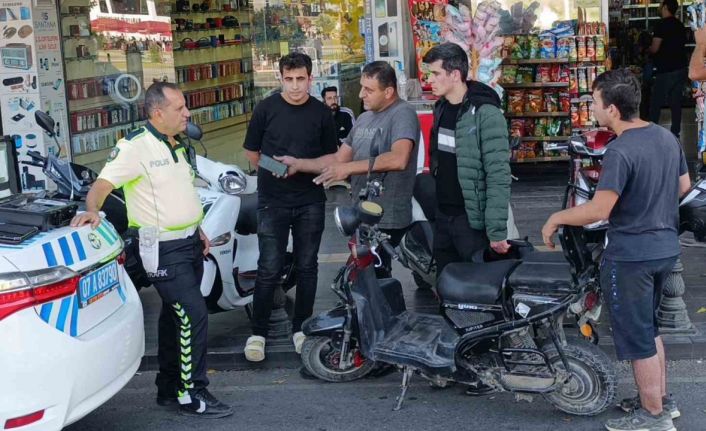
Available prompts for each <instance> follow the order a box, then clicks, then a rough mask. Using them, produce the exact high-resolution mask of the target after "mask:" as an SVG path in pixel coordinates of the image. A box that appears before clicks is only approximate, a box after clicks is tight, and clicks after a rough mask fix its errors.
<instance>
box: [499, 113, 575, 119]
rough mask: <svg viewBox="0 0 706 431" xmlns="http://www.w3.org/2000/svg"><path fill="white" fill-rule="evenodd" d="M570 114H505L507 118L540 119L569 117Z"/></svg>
mask: <svg viewBox="0 0 706 431" xmlns="http://www.w3.org/2000/svg"><path fill="white" fill-rule="evenodd" d="M570 115H571V113H570V112H521V113H509V112H508V113H505V116H506V117H507V118H541V117H569V116H570Z"/></svg>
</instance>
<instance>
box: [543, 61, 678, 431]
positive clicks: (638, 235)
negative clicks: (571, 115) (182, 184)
mask: <svg viewBox="0 0 706 431" xmlns="http://www.w3.org/2000/svg"><path fill="white" fill-rule="evenodd" d="M593 99H594V102H593V113H594V116H595V117H596V119H597V120H598V123H599V124H600V125H602V126H607V127H608V128H610V129H611V130H613V131H614V132H615V133H616V134H617V135H618V137H617V139H615V140H614V141H613V142H611V143H610V145H609V146H608V151H607V152H606V154H605V157H604V160H603V170H602V172H601V179H600V181H599V183H598V187H597V191H596V194H595V196H594V197H593V199H591V201H589V202H587V203H585V204H583V205H579V206H577V207H574V208H569V209H567V210H564V211H560V212H557V213H554V214H552V216H551V217H549V220H547V222H546V224H545V225H544V227H543V228H542V237H543V238H544V242H545V244H547V245H548V246H549V247H554V244H553V242H552V236H553V235H554V232H556V230H557V229H558V228H559V226H560V225H571V226H584V225H587V224H590V223H593V222H596V221H599V220H606V219H607V220H609V222H610V225H609V227H608V233H607V242H608V244H607V246H606V250H605V252H604V253H603V261H602V263H601V267H600V281H601V288H602V290H603V299H604V301H605V302H606V306H607V308H608V310H609V312H610V320H611V326H612V329H613V345H614V346H615V353H616V356H617V357H618V359H619V360H629V361H631V362H632V366H633V371H634V375H635V381H636V383H637V387H638V391H639V397H638V398H634V399H626V400H623V403H621V406H623V408H624V409H626V410H630V409H629V408H626V406H632V407H635V409H634V410H633V413H632V414H631V415H630V416H627V417H624V418H620V419H613V420H609V421H608V422H607V423H606V428H607V429H608V430H611V431H636V430H664V431H669V430H673V429H675V428H674V424H673V423H672V418H675V417H678V416H679V410H678V409H677V406H676V403H675V401H674V400H673V399H672V398H671V397H669V396H667V388H666V369H665V354H664V345H663V343H662V339H661V337H660V336H659V333H658V331H657V326H656V319H655V316H656V308H657V306H658V305H659V300H660V295H661V291H662V286H663V285H664V282H665V280H666V279H667V276H668V275H669V273H670V272H671V270H672V268H673V266H674V263H675V262H676V259H677V256H678V255H679V240H678V230H677V225H678V222H679V197H680V196H682V195H683V194H684V193H686V192H687V191H688V190H689V188H690V186H691V183H690V180H689V174H688V172H687V166H686V161H685V159H684V153H683V152H682V149H681V146H680V145H679V141H677V139H676V138H675V137H674V135H672V134H671V133H669V132H668V131H667V130H666V129H663V128H662V127H660V126H657V125H655V124H653V123H647V122H645V121H642V120H640V118H639V117H638V112H639V106H640V85H639V84H638V82H637V79H636V78H635V76H634V75H633V74H632V73H631V72H630V71H629V70H627V69H619V70H612V71H610V72H606V73H603V74H601V75H600V76H598V78H596V80H595V81H593ZM640 407H641V408H640Z"/></svg>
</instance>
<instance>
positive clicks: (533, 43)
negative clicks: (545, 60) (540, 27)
mask: <svg viewBox="0 0 706 431" xmlns="http://www.w3.org/2000/svg"><path fill="white" fill-rule="evenodd" d="M527 44H528V45H529V58H539V48H540V46H541V44H540V43H539V36H537V35H536V34H531V35H529V36H528V40H527Z"/></svg>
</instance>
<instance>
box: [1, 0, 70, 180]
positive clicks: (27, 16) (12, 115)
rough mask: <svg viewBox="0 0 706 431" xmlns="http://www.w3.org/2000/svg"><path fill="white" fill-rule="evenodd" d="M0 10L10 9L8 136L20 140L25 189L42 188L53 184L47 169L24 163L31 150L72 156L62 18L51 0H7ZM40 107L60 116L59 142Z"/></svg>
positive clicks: (4, 46)
mask: <svg viewBox="0 0 706 431" xmlns="http://www.w3.org/2000/svg"><path fill="white" fill-rule="evenodd" d="M0 9H2V10H3V11H4V14H3V16H4V19H3V22H2V23H3V32H2V36H3V37H2V39H0V60H1V61H0V82H1V83H2V85H0V116H1V117H2V134H5V135H9V136H11V137H12V139H13V141H14V143H15V149H16V150H17V152H18V154H19V160H20V170H21V174H20V176H21V179H22V181H21V183H22V189H23V190H25V191H27V190H41V189H44V188H46V187H47V186H48V187H52V186H53V185H51V184H47V183H46V180H45V178H44V175H43V173H42V171H41V168H38V167H36V166H29V165H26V164H22V163H21V162H23V161H28V160H29V158H28V157H27V155H26V154H27V151H37V152H39V153H40V154H44V155H46V154H48V153H51V154H55V155H59V154H60V155H63V156H67V155H68V149H67V148H66V145H65V140H66V137H67V135H68V128H67V122H66V105H65V102H64V80H63V69H62V61H61V60H62V59H61V45H60V43H59V24H58V17H57V13H56V9H55V8H54V5H53V4H52V3H51V2H33V1H30V0H16V1H7V0H3V1H0ZM37 110H42V111H45V112H48V113H50V115H52V117H54V119H55V121H56V129H55V131H54V132H55V134H56V135H57V140H58V142H59V146H57V145H56V143H55V142H54V140H53V139H52V138H50V137H49V136H48V135H46V134H45V133H44V131H43V130H42V129H41V128H40V127H39V126H38V125H37V123H36V121H35V118H34V113H35V112H36V111H37ZM60 148H61V150H60Z"/></svg>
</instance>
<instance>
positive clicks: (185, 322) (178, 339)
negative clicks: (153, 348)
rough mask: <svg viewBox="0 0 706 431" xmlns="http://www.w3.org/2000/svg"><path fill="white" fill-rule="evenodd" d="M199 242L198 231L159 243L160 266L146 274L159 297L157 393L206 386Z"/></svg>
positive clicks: (205, 326) (169, 393) (184, 391)
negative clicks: (189, 235)
mask: <svg viewBox="0 0 706 431" xmlns="http://www.w3.org/2000/svg"><path fill="white" fill-rule="evenodd" d="M202 276H203V243H202V242H201V240H200V238H199V235H198V233H196V234H194V235H193V236H191V237H189V238H187V239H180V240H173V241H164V242H160V244H159V268H158V269H157V272H156V273H154V274H148V278H149V280H150V281H151V282H152V284H153V285H154V287H155V288H156V289H157V292H159V296H160V297H161V298H162V310H161V312H160V314H159V326H158V339H159V347H158V352H157V356H158V360H159V373H158V374H157V378H156V379H155V383H156V384H157V391H158V396H161V397H174V396H178V397H182V396H184V395H186V394H187V393H189V392H192V391H194V390H198V389H201V388H204V387H206V386H207V385H208V377H206V343H207V333H208V310H207V309H206V302H205V301H204V298H203V296H201V289H200V286H201V277H202Z"/></svg>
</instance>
